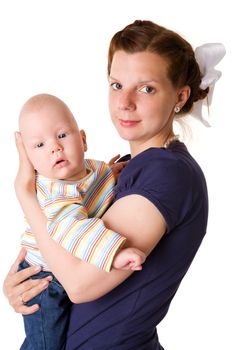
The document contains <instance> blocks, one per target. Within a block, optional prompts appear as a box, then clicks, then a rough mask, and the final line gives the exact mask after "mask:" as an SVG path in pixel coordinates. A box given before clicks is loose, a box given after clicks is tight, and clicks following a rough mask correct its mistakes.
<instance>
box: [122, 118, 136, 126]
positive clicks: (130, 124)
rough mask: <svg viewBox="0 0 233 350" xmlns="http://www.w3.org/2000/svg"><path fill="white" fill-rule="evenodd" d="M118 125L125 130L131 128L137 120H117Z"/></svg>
mask: <svg viewBox="0 0 233 350" xmlns="http://www.w3.org/2000/svg"><path fill="white" fill-rule="evenodd" d="M119 122H120V125H121V126H123V127H126V128H130V127H133V126H135V125H137V124H138V123H139V121H137V120H122V119H119Z"/></svg>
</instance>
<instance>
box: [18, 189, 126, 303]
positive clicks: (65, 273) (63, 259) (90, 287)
mask: <svg viewBox="0 0 233 350" xmlns="http://www.w3.org/2000/svg"><path fill="white" fill-rule="evenodd" d="M20 202H21V206H22V208H23V211H24V214H25V216H26V218H27V220H28V222H29V225H30V227H31V229H32V232H33V234H34V235H35V237H36V241H37V244H38V247H39V249H40V251H41V253H42V254H43V257H44V259H45V261H46V263H47V264H48V267H49V269H50V270H51V271H52V272H53V274H54V275H55V276H56V278H57V279H58V280H59V281H60V283H61V284H62V285H63V287H64V288H65V290H66V292H67V294H68V295H69V297H70V299H71V300H72V301H73V302H84V301H90V300H93V299H96V298H98V297H100V296H102V295H103V294H105V293H107V292H108V291H110V290H111V289H113V288H114V287H115V286H117V285H118V284H119V283H120V282H122V281H123V280H124V279H125V278H127V277H128V276H129V275H130V274H131V272H128V271H117V270H112V271H111V272H110V273H107V272H104V271H102V270H100V269H98V268H97V267H95V266H94V265H91V264H88V263H85V262H83V261H82V260H80V259H78V258H77V257H75V256H73V255H71V254H70V253H69V252H68V251H66V250H65V249H64V248H63V247H61V246H60V245H59V244H58V243H57V242H55V241H54V240H53V239H52V238H51V237H50V236H49V234H48V232H47V219H46V217H45V215H44V214H43V212H42V211H41V208H40V206H39V203H38V201H37V199H36V198H35V197H32V196H31V195H30V194H29V195H25V194H23V197H21V201H20Z"/></svg>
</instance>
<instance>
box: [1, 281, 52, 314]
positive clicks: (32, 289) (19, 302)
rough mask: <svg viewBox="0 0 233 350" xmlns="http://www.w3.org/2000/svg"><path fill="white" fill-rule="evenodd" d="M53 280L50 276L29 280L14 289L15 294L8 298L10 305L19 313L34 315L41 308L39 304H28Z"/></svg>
mask: <svg viewBox="0 0 233 350" xmlns="http://www.w3.org/2000/svg"><path fill="white" fill-rule="evenodd" d="M51 279H52V277H51V276H49V277H46V278H44V279H29V280H27V281H25V282H23V283H22V284H20V285H18V286H17V287H15V288H14V291H13V294H12V295H10V296H9V298H8V300H9V304H10V305H11V306H12V307H13V309H14V310H15V311H16V312H18V313H22V314H24V315H29V314H32V313H34V312H35V311H37V310H38V309H39V307H40V306H39V305H38V304H33V305H31V306H28V305H27V302H28V301H30V300H31V299H32V298H34V297H35V296H37V295H38V294H39V293H41V292H42V291H43V290H44V289H46V288H47V287H48V284H49V282H50V281H51Z"/></svg>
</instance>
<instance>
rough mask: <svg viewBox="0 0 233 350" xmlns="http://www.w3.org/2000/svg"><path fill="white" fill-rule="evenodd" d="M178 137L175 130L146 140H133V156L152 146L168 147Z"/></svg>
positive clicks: (131, 147)
mask: <svg viewBox="0 0 233 350" xmlns="http://www.w3.org/2000/svg"><path fill="white" fill-rule="evenodd" d="M177 139H178V135H175V134H174V132H173V131H171V132H170V133H169V134H168V135H158V136H156V137H155V138H153V139H151V140H148V141H146V142H139V141H132V142H130V152H131V158H133V157H135V156H136V155H138V154H139V153H141V152H143V151H145V150H147V149H149V148H152V147H153V148H167V147H168V146H169V144H170V143H171V142H172V141H174V140H177Z"/></svg>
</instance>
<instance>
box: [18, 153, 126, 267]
mask: <svg viewBox="0 0 233 350" xmlns="http://www.w3.org/2000/svg"><path fill="white" fill-rule="evenodd" d="M85 165H86V168H87V176H85V178H83V179H81V180H80V181H75V182H74V181H65V180H64V181H63V180H54V179H48V178H45V177H43V176H42V175H37V177H36V189H37V198H38V201H39V203H40V206H41V208H42V210H43V212H44V214H45V215H46V217H47V219H48V221H47V229H48V233H49V235H50V236H51V237H52V238H53V239H54V240H55V241H57V242H58V243H59V244H60V245H61V246H62V247H64V248H65V249H67V250H68V251H69V252H70V253H71V254H73V255H75V256H77V257H78V258H80V259H82V260H84V261H86V262H88V263H92V264H94V265H96V266H97V267H99V268H100V269H103V270H105V271H110V269H111V265H112V261H113V258H114V256H115V254H116V253H117V251H118V250H119V249H120V248H121V246H122V245H123V244H124V243H125V240H126V239H125V238H124V237H122V236H121V235H120V234H118V233H116V232H114V231H112V230H109V229H108V228H106V227H105V226H104V223H103V221H102V220H101V219H100V217H101V216H102V215H103V213H104V212H105V210H106V209H107V208H108V207H109V205H110V204H111V203H112V200H113V187H114V184H115V181H114V176H113V174H112V171H111V169H110V168H109V166H108V165H107V164H106V163H104V162H100V161H96V160H90V159H86V160H85ZM21 244H22V246H23V247H24V248H26V250H27V255H26V261H27V262H28V263H29V264H30V265H40V266H42V268H43V269H44V270H48V266H47V265H46V262H45V261H44V259H43V256H42V255H41V252H40V250H39V249H38V247H37V243H36V240H35V236H34V235H33V234H32V232H31V229H30V227H29V226H28V225H27V228H26V230H25V232H24V233H23V234H22V238H21Z"/></svg>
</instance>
